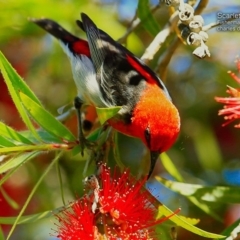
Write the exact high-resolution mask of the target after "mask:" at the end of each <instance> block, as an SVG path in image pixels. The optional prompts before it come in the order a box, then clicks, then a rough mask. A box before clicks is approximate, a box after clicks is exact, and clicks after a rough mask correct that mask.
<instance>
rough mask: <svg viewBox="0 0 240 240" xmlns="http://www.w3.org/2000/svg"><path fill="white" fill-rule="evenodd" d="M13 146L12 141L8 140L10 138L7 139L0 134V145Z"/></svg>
mask: <svg viewBox="0 0 240 240" xmlns="http://www.w3.org/2000/svg"><path fill="white" fill-rule="evenodd" d="M13 146H15V144H14V143H13V141H10V140H8V139H6V138H5V137H3V136H1V135H0V147H13Z"/></svg>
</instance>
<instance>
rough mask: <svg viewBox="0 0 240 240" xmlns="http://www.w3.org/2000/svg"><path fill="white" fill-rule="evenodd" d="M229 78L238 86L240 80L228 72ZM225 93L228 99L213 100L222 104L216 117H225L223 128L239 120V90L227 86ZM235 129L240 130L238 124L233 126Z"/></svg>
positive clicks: (238, 66) (239, 64)
mask: <svg viewBox="0 0 240 240" xmlns="http://www.w3.org/2000/svg"><path fill="white" fill-rule="evenodd" d="M236 65H237V69H238V72H240V59H237V61H236ZM228 73H229V74H230V76H231V77H232V78H233V79H234V80H235V81H236V82H237V83H239V84H240V78H239V77H237V76H236V74H235V73H233V72H230V71H229V72H228ZM227 93H228V94H230V97H215V100H216V101H217V102H220V103H224V104H225V105H224V108H223V109H222V110H220V111H219V113H218V115H225V117H224V119H225V120H227V122H226V123H224V124H223V126H226V125H227V124H229V123H231V122H232V121H234V120H236V119H240V89H235V88H232V87H229V86H228V90H227ZM235 127H236V128H240V123H239V124H236V125H235Z"/></svg>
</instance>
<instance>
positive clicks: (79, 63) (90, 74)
mask: <svg viewBox="0 0 240 240" xmlns="http://www.w3.org/2000/svg"><path fill="white" fill-rule="evenodd" d="M60 44H61V46H62V48H63V49H64V52H65V53H66V54H67V56H68V57H69V59H70V62H71V67H72V72H73V79H74V81H75V84H76V86H77V92H78V97H80V99H81V100H82V101H83V102H84V103H86V104H90V105H94V106H96V107H110V106H109V104H108V103H107V102H106V101H105V100H104V98H103V96H102V94H101V91H100V88H99V84H98V82H97V79H96V73H95V69H94V66H93V64H92V61H91V60H90V59H89V58H88V57H86V56H85V55H79V56H74V55H73V54H72V52H71V51H70V50H69V48H68V47H67V46H66V45H64V44H63V43H60Z"/></svg>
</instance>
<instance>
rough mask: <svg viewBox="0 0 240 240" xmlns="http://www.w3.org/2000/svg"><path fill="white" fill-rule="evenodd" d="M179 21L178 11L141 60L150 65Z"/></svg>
mask: <svg viewBox="0 0 240 240" xmlns="http://www.w3.org/2000/svg"><path fill="white" fill-rule="evenodd" d="M177 20H178V11H176V12H174V14H173V15H172V16H171V18H170V20H169V22H168V23H167V24H166V25H165V27H164V28H163V30H162V31H160V32H159V33H158V34H157V36H156V37H155V38H154V40H153V41H152V42H151V44H150V45H149V46H148V48H147V49H146V51H145V52H144V54H143V55H142V57H141V59H142V60H143V61H144V62H145V63H148V62H149V61H150V60H152V59H153V57H154V55H155V54H156V53H157V52H158V50H159V49H160V48H161V46H162V44H163V43H164V42H165V41H166V39H167V37H168V36H169V35H170V33H171V32H172V31H173V26H174V25H175V24H176V23H177Z"/></svg>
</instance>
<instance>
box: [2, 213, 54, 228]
mask: <svg viewBox="0 0 240 240" xmlns="http://www.w3.org/2000/svg"><path fill="white" fill-rule="evenodd" d="M51 216H52V211H46V212H42V213H38V214H32V215H28V216H22V217H20V218H19V220H18V222H17V224H24V223H33V222H36V221H38V220H41V219H44V218H48V217H51ZM16 219H17V217H0V223H1V224H9V225H12V224H14V222H15V221H16Z"/></svg>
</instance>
